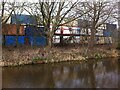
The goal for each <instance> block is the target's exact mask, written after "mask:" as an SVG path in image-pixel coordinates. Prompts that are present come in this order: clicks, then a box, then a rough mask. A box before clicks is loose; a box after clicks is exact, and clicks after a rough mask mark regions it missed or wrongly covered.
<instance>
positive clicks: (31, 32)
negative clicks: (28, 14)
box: [25, 26, 44, 36]
mask: <svg viewBox="0 0 120 90" xmlns="http://www.w3.org/2000/svg"><path fill="white" fill-rule="evenodd" d="M25 35H26V36H40V35H44V27H35V26H27V27H26V28H25Z"/></svg>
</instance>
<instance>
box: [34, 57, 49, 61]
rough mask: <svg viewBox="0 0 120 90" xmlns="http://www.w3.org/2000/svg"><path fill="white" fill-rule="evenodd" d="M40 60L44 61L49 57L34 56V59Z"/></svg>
mask: <svg viewBox="0 0 120 90" xmlns="http://www.w3.org/2000/svg"><path fill="white" fill-rule="evenodd" d="M38 60H42V61H44V60H48V59H47V58H44V57H34V58H33V61H38Z"/></svg>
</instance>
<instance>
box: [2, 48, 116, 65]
mask: <svg viewBox="0 0 120 90" xmlns="http://www.w3.org/2000/svg"><path fill="white" fill-rule="evenodd" d="M107 57H118V51H117V50H115V49H107V48H94V50H89V49H88V48H86V47H82V48H81V47H72V48H67V47H64V48H61V47H53V48H51V49H48V48H45V47H18V48H16V47H3V49H2V61H1V62H0V66H18V65H24V64H37V63H55V62H61V61H73V60H78V61H87V60H88V59H90V58H97V59H100V58H107Z"/></svg>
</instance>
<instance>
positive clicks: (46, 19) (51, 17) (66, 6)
mask: <svg viewBox="0 0 120 90" xmlns="http://www.w3.org/2000/svg"><path fill="white" fill-rule="evenodd" d="M78 4H79V3H78V1H75V2H71V1H66V2H42V1H41V0H39V3H31V4H29V5H28V6H27V8H28V7H29V9H26V8H25V10H26V11H27V12H28V13H29V14H30V15H33V16H36V17H37V21H38V22H39V24H40V25H43V26H44V31H45V32H46V35H47V39H48V46H49V47H51V46H52V37H53V35H54V33H55V31H56V30H57V29H58V27H59V26H61V25H64V24H67V23H69V22H72V21H74V20H76V19H78V18H79V17H81V16H83V15H84V13H87V11H86V12H82V13H81V14H80V13H79V14H78V15H77V13H76V12H75V11H74V10H75V8H76V6H77V5H78ZM32 6H33V7H32ZM33 8H34V9H33ZM72 12H74V13H72ZM66 18H68V19H67V20H65V19H66ZM50 24H52V28H51V29H50Z"/></svg>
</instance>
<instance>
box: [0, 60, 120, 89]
mask: <svg viewBox="0 0 120 90" xmlns="http://www.w3.org/2000/svg"><path fill="white" fill-rule="evenodd" d="M119 66H120V61H119V60H118V59H104V60H89V61H88V62H78V61H75V62H62V63H55V64H39V65H25V66H19V67H3V68H2V74H3V76H2V79H3V80H2V86H3V88H118V86H120V85H118V84H119V82H118V81H119V80H120V79H119V78H120V74H119V69H118V68H120V67H119Z"/></svg>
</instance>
